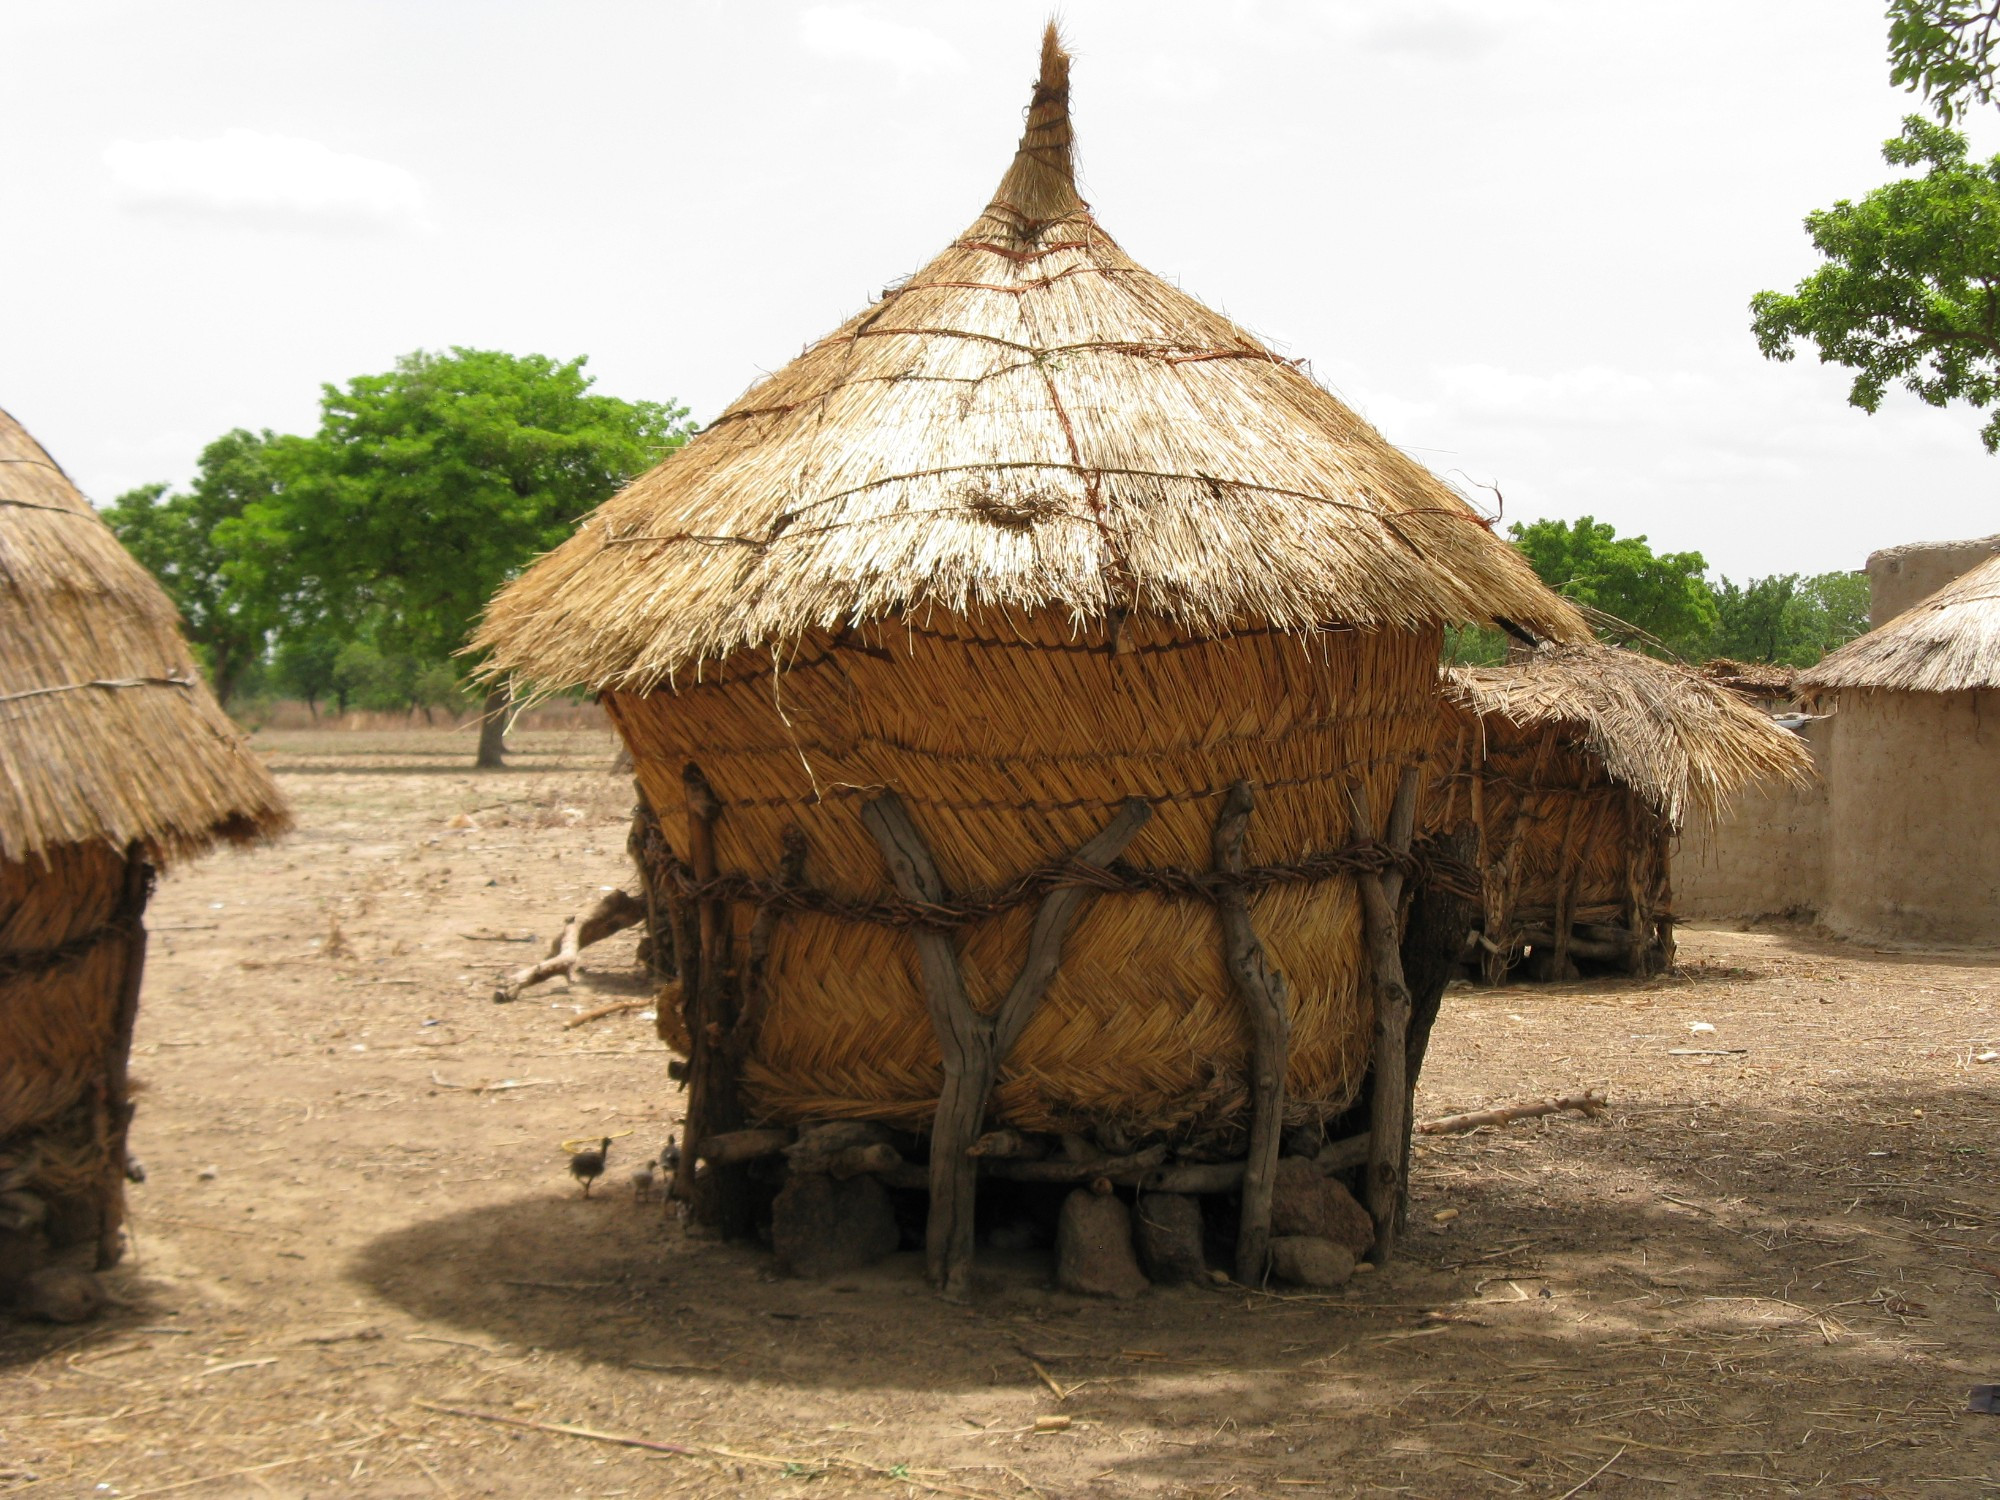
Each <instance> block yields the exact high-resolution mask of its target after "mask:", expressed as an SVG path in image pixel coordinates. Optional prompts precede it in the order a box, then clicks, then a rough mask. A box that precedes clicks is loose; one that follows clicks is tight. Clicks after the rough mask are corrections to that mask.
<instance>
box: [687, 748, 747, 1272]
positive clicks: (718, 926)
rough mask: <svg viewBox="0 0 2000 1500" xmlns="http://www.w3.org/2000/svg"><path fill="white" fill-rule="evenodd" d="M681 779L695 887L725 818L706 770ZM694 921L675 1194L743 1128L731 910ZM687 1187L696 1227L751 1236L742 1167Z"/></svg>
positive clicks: (710, 868) (701, 906)
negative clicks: (715, 1145) (705, 1156)
mask: <svg viewBox="0 0 2000 1500" xmlns="http://www.w3.org/2000/svg"><path fill="white" fill-rule="evenodd" d="M681 779H682V782H683V785H684V786H685V788H686V792H687V810H688V863H689V865H690V866H691V867H692V868H693V871H694V878H695V879H696V880H697V881H706V880H712V879H714V878H715V872H716V863H715V821H716V819H717V818H718V817H720V816H721V813H722V804H721V802H720V801H718V800H717V798H716V795H715V793H714V791H713V790H712V789H711V788H710V787H709V784H708V778H707V777H705V776H704V775H702V772H701V767H699V766H697V765H694V764H692V763H690V764H689V765H688V766H687V767H686V768H685V769H684V770H683V771H682V773H681ZM694 915H695V919H696V923H697V927H698V938H697V942H698V950H699V952H700V955H701V957H700V963H699V974H698V977H696V978H695V979H694V981H693V989H692V990H691V991H690V990H689V988H688V984H689V981H688V979H687V978H683V980H682V994H683V996H687V995H689V994H692V996H693V1000H692V1003H691V1004H689V1005H688V1009H687V1023H688V1039H689V1042H690V1046H691V1052H690V1055H689V1057H688V1108H687V1132H686V1133H687V1139H686V1141H685V1142H684V1143H683V1149H682V1152H681V1161H682V1168H683V1171H682V1173H681V1175H680V1176H678V1177H677V1178H676V1180H675V1186H676V1188H679V1187H681V1186H682V1185H683V1182H684V1181H687V1179H689V1178H691V1177H692V1173H691V1172H689V1171H688V1170H687V1164H688V1163H689V1162H691V1161H693V1160H694V1159H695V1158H696V1157H697V1156H698V1155H699V1154H700V1148H701V1143H702V1141H704V1140H706V1139H707V1138H708V1137H709V1136H711V1135H720V1134H722V1133H723V1132H725V1131H731V1130H738V1129H740V1128H741V1127H742V1125H743V1116H742V1109H741V1106H740V1105H739V1104H738V1102H737V1098H736V1054H735V1048H734V1047H733V1046H731V1034H732V1033H733V1032H734V1030H735V1024H736V997H735V995H734V993H733V991H732V989H731V984H732V976H731V974H730V953H729V945H730V936H731V935H730V919H729V908H728V906H727V905H726V904H725V903H723V902H721V901H701V902H699V903H697V904H696V911H695V913H694ZM687 1185H688V1186H690V1187H692V1189H693V1204H694V1218H695V1222H697V1223H699V1224H704V1225H707V1226H708V1227H709V1228H711V1229H715V1230H718V1231H720V1232H721V1234H722V1235H723V1236H724V1237H725V1238H729V1239H736V1238H740V1237H742V1236H743V1235H746V1234H748V1233H749V1232H750V1217H751V1214H750V1206H751V1205H750V1183H749V1178H748V1176H747V1175H746V1174H745V1171H744V1169H743V1167H742V1166H740V1165H733V1166H711V1167H709V1169H708V1170H707V1171H705V1172H704V1173H702V1174H701V1176H700V1178H699V1179H698V1180H694V1181H691V1182H688V1184H687Z"/></svg>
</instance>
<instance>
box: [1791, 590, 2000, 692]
mask: <svg viewBox="0 0 2000 1500" xmlns="http://www.w3.org/2000/svg"><path fill="white" fill-rule="evenodd" d="M1799 685H1800V686H1801V687H1805V688H1815V689H1827V688H1899V689H1902V690H1903V691H1905V692H1918V693H1963V692H1971V691H1974V690H1979V689H1993V688H2000V557H1991V558H1988V559H1987V560H1986V561H1985V562H1983V563H1981V564H1980V565H1979V566H1978V567H1976V568H1974V569H1973V570H1972V571H1971V572H1969V573H1965V574H1962V575H1960V576H1959V577H1958V578H1957V579H1955V580H1954V581H1952V582H1951V583H1948V584H1946V585H1945V586H1944V587H1943V588H1941V589H1939V590H1938V591H1937V592H1936V593H1935V594H1932V595H1931V596H1930V597H1929V598H1928V599H1926V600H1924V601H1923V603H1921V604H1917V605H1914V606H1912V607H1911V608H1909V609H1906V610H1904V611H1903V612H1902V613H1901V614H1900V615H1897V616H1896V618H1895V619H1893V620H1891V621H1889V623H1888V624H1886V625H1884V626H1882V627H1881V628H1880V629H1879V630H1871V631H1869V632H1868V634H1866V635H1864V636H1861V637H1859V638H1857V639H1855V640H1851V641H1849V642H1848V643H1847V644H1846V645H1845V646H1842V647H1841V648H1840V649H1839V650H1838V651H1835V652H1833V653H1832V654H1831V655H1830V656H1828V657H1827V658H1826V659H1825V660H1823V661H1821V662H1820V663H1819V665H1817V666H1814V667H1808V668H1807V669H1806V670H1805V671H1803V672H1801V673H1800V674H1799Z"/></svg>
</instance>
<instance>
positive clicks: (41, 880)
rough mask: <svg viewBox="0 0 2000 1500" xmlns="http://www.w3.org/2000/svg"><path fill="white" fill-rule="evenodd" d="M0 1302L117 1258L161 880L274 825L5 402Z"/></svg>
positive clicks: (259, 773)
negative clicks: (149, 932) (87, 1262)
mask: <svg viewBox="0 0 2000 1500" xmlns="http://www.w3.org/2000/svg"><path fill="white" fill-rule="evenodd" d="M0 626H3V627H4V628H0V767H4V771H5V774H4V775H0V1303H4V1301H5V1300H6V1297H7V1293H8V1283H9V1282H10V1281H15V1282H18V1281H20V1280H21V1279H22V1278H23V1277H25V1276H26V1275H27V1274H28V1273H30V1272H32V1271H34V1270H36V1269H37V1268H38V1266H39V1264H40V1262H41V1261H42V1260H43V1259H44V1258H46V1257H47V1256H49V1255H50V1254H55V1255H57V1256H59V1257H60V1256H63V1255H65V1254H67V1255H69V1256H72V1257H75V1256H81V1257H83V1258H85V1259H95V1260H96V1261H98V1262H99V1263H109V1262H110V1261H111V1260H113V1259H115V1258H116V1256H117V1254H118V1249H119V1245H120V1243H121V1237H120V1234H119V1226H120V1223H121V1221H122V1218H123V1208H124V1179H125V1169H126V1156H125V1136H126V1128H127V1126H128V1125H129V1123H130V1121H131V1118H132V1103H131V1098H130V1092H129V1087H128V1082H127V1077H126V1059H127V1052H128V1050H129V1047H130V1043H131V1038H132V1024H133V1020H134V1018H135V1016H136V1013H137V1008H138V1003H139V977H140V969H141V966H142V964H143V961H144V958H145V952H146V935H145V929H144V926H143V925H142V921H141V918H142V915H143V912H144V910H145V905H146V899H147V895H148V893H149V892H150V891H151V889H152V883H153V877H154V873H155V872H156V871H157V870H159V869H160V868H162V867H163V866H165V865H167V864H169V863H171V862H173V861H175V860H179V859H184V858H187V857H189V856H192V855H195V854H198V853H200V852H201V851H202V850H204V849H207V848H209V847H210V846H211V845H213V844H215V843H217V842H218V841H222V840H228V841H237V842H240V841H244V840H248V839H254V838H259V837H262V836H265V835H268V834H270V833H273V832H275V831H276V830H278V829H279V828H280V827H282V826H283V825H284V823H285V820H286V814H285V810H284V804H283V801H282V799H281V798H280V796H279V794H278V789H277V787H276V785H275V784H274V783H273V782H272V780H271V778H270V775H269V774H268V773H267V772H266V771H265V770H264V768H263V766H262V765H260V764H259V763H258V761H257V760H256V759H255V758H254V757H253V756H252V755H251V754H250V753H249V750H248V748H247V747H246V746H245V745H244V743H243V741H242V738H241V736H239V735H238V733H237V731H236V728H235V726H234V725H232V724H231V723H230V721H229V719H228V718H227V717H226V716H225V715H224V714H223V712H222V710H221V709H220V708H219V707H217V705H216V703H215V700H214V698H213V697H212V696H211V695H210V694H209V691H208V689H207V687H206V686H204V685H203V683H202V680H201V675H200V673H199V672H197V671H196V669H195V666H194V661H193V658H192V657H191V656H190V654H189V652H188V648H187V644H186V642H184V641H183V640H182V639H181V637H180V633H179V629H178V624H177V621H176V617H175V614H174V607H173V605H172V603H171V602H170V601H169V600H168V599H167V596H166V594H165V593H164V592H163V591H162V590H161V588H160V586H159V584H157V583H156V582H154V580H153V579H152V577H151V576H150V575H149V574H147V572H146V571H145V569H143V568H141V567H140V566H139V564H138V563H136V562H134V561H133V560H132V557H131V556H130V554H128V553H127V552H126V551H125V549H124V548H123V547H121V546H119V544H118V540H117V538H116V537H114V536H113V535H112V534H111V531H110V529H109V528H108V527H106V526H105V524H104V523H103V521H101V520H99V519H98V516H97V513H96V512H95V511H94V510H92V509H91V507H90V504H89V502H88V501H86V500H85V499H84V498H83V496H82V495H81V494H79V493H78V492H77V490H76V487H75V486H74V485H72V484H71V483H70V481H69V478H68V476H67V475H65V474H64V473H63V471H62V470H61V469H60V468H59V467H57V465H56V463H55V462H54V460H52V459H51V458H50V457H49V456H48V454H47V453H45V452H44V451H43V450H42V448H41V446H40V445H39V444H37V443H36V442H35V440H34V439H33V438H31V437H29V436H28V434H27V433H26V432H25V431H23V430H22V428H21V427H20V425H19V424H18V423H17V422H15V421H14V419H13V418H12V417H10V416H8V415H7V414H6V413H5V412H0Z"/></svg>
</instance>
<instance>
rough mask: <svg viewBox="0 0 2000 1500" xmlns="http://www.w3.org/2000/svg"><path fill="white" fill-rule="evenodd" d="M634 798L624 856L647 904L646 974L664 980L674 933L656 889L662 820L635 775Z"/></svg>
mask: <svg viewBox="0 0 2000 1500" xmlns="http://www.w3.org/2000/svg"><path fill="white" fill-rule="evenodd" d="M621 753H625V754H629V752H621ZM632 795H633V797H634V798H636V799H637V800H636V801H635V802H634V804H633V807H632V826H631V828H630V829H629V830H628V831H627V832H626V835H625V853H626V854H627V855H628V856H630V857H631V860H632V868H633V869H635V870H637V871H638V872H639V896H640V899H641V900H643V901H644V902H645V904H646V952H647V961H646V972H647V973H648V974H649V975H651V976H652V977H653V978H654V979H663V978H665V977H666V972H667V965H668V964H669V963H671V962H673V961H674V959H675V954H674V938H673V934H672V933H671V932H669V931H668V930H667V925H666V921H665V917H666V912H665V911H664V910H663V907H664V906H665V905H666V903H665V902H663V901H662V900H661V899H660V893H659V892H658V891H657V890H655V889H654V887H653V846H654V845H655V844H657V843H659V842H661V839H660V828H659V821H658V820H657V819H656V818H655V817H654V816H653V808H652V804H650V803H649V802H647V801H646V788H645V786H644V785H643V784H642V783H641V782H640V780H639V778H638V777H636V776H635V777H633V778H632Z"/></svg>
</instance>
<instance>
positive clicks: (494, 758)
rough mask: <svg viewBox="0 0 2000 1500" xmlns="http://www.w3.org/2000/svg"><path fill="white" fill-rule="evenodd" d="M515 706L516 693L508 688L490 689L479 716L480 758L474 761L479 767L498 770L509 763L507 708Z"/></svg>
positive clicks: (485, 769)
mask: <svg viewBox="0 0 2000 1500" xmlns="http://www.w3.org/2000/svg"><path fill="white" fill-rule="evenodd" d="M513 706H514V695H513V694H512V693H510V692H509V691H508V690H507V689H506V688H504V687H495V688H490V689H488V691H487V694H486V707H485V708H484V709H483V710H481V712H480V717H479V759H478V760H477V761H475V762H474V764H475V765H476V766H477V767H478V769H480V770H482V771H497V770H499V769H500V768H501V767H502V766H504V765H506V764H507V759H506V756H507V710H508V709H510V708H512V707H513Z"/></svg>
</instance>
